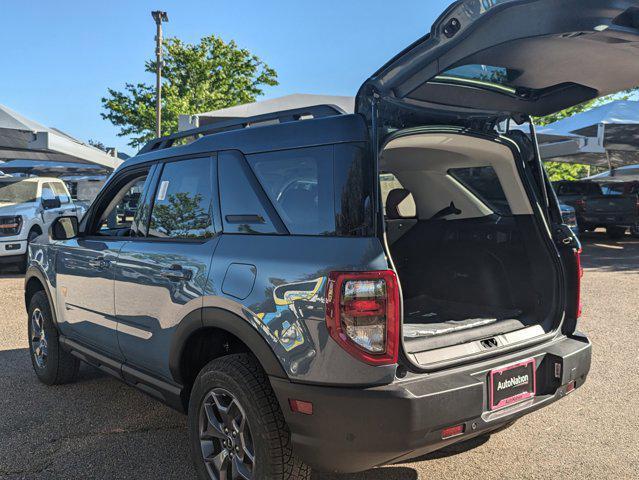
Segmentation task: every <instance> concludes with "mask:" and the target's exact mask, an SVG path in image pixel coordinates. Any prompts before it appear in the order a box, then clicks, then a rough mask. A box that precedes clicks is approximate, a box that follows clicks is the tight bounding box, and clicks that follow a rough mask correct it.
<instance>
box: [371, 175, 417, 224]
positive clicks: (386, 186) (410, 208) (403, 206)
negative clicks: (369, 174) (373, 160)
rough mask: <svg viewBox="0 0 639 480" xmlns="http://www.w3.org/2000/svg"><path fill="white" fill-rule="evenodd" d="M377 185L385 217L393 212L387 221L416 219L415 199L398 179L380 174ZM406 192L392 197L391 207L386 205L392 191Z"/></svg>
mask: <svg viewBox="0 0 639 480" xmlns="http://www.w3.org/2000/svg"><path fill="white" fill-rule="evenodd" d="M379 184H380V189H381V195H382V205H383V206H384V213H385V214H386V215H387V217H388V214H389V211H390V212H394V213H393V214H392V215H391V217H390V218H389V220H398V219H401V218H415V217H417V205H415V198H414V197H413V194H412V193H409V192H408V190H406V189H405V188H404V185H402V183H401V182H400V181H399V179H398V178H397V177H396V176H395V175H393V174H392V173H382V174H381V175H380V176H379ZM402 190H404V191H406V192H407V193H406V194H405V195H393V197H391V202H394V204H393V205H390V206H389V205H388V200H389V196H390V194H391V192H393V191H402Z"/></svg>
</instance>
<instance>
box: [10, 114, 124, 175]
mask: <svg viewBox="0 0 639 480" xmlns="http://www.w3.org/2000/svg"><path fill="white" fill-rule="evenodd" d="M19 159H28V160H40V161H52V162H74V163H88V164H94V165H99V166H102V167H105V168H107V169H109V170H114V169H115V168H117V167H118V166H119V165H120V164H121V163H122V160H120V159H119V158H117V157H113V156H111V155H109V154H107V153H105V152H103V151H102V150H100V149H98V148H95V147H92V146H90V145H87V144H84V143H82V142H80V141H79V140H77V139H75V138H73V137H71V136H69V135H67V134H65V133H64V132H61V131H60V130H57V129H55V128H49V127H45V126H44V125H41V124H39V123H37V122H35V121H33V120H30V119H28V118H26V117H24V116H22V115H20V114H19V113H17V112H15V111H13V110H11V109H10V108H8V107H5V106H4V105H0V161H2V160H19Z"/></svg>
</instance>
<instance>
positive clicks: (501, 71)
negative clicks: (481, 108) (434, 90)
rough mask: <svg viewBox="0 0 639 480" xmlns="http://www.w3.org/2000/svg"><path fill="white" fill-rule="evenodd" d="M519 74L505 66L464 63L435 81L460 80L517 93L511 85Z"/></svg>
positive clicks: (447, 71)
mask: <svg viewBox="0 0 639 480" xmlns="http://www.w3.org/2000/svg"><path fill="white" fill-rule="evenodd" d="M518 76H519V72H517V71H514V70H510V69H507V68H503V67H493V66H490V65H477V64H476V65H463V66H461V67H456V68H451V69H450V70H446V71H445V72H444V73H442V74H441V75H439V76H437V77H435V81H444V82H445V81H459V82H463V83H470V84H476V85H477V86H486V87H490V88H496V89H499V90H504V91H505V92H507V93H515V91H516V90H515V88H513V87H512V86H510V85H511V84H512V82H514V81H515V79H516V78H517V77H518Z"/></svg>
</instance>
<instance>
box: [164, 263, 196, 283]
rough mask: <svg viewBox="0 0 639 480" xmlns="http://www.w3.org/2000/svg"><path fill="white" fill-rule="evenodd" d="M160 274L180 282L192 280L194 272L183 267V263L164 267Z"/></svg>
mask: <svg viewBox="0 0 639 480" xmlns="http://www.w3.org/2000/svg"><path fill="white" fill-rule="evenodd" d="M160 275H161V276H162V277H164V278H168V279H169V280H171V281H174V282H180V281H188V280H191V277H193V272H192V271H191V270H186V269H184V268H182V266H181V265H171V268H163V269H162V270H160Z"/></svg>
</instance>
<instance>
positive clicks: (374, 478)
mask: <svg viewBox="0 0 639 480" xmlns="http://www.w3.org/2000/svg"><path fill="white" fill-rule="evenodd" d="M417 478H418V474H417V471H416V470H415V469H413V468H407V467H397V466H388V467H380V468H375V469H373V470H368V471H366V472H362V473H355V474H352V475H336V474H327V473H313V475H312V477H311V479H312V480H416V479H417Z"/></svg>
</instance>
